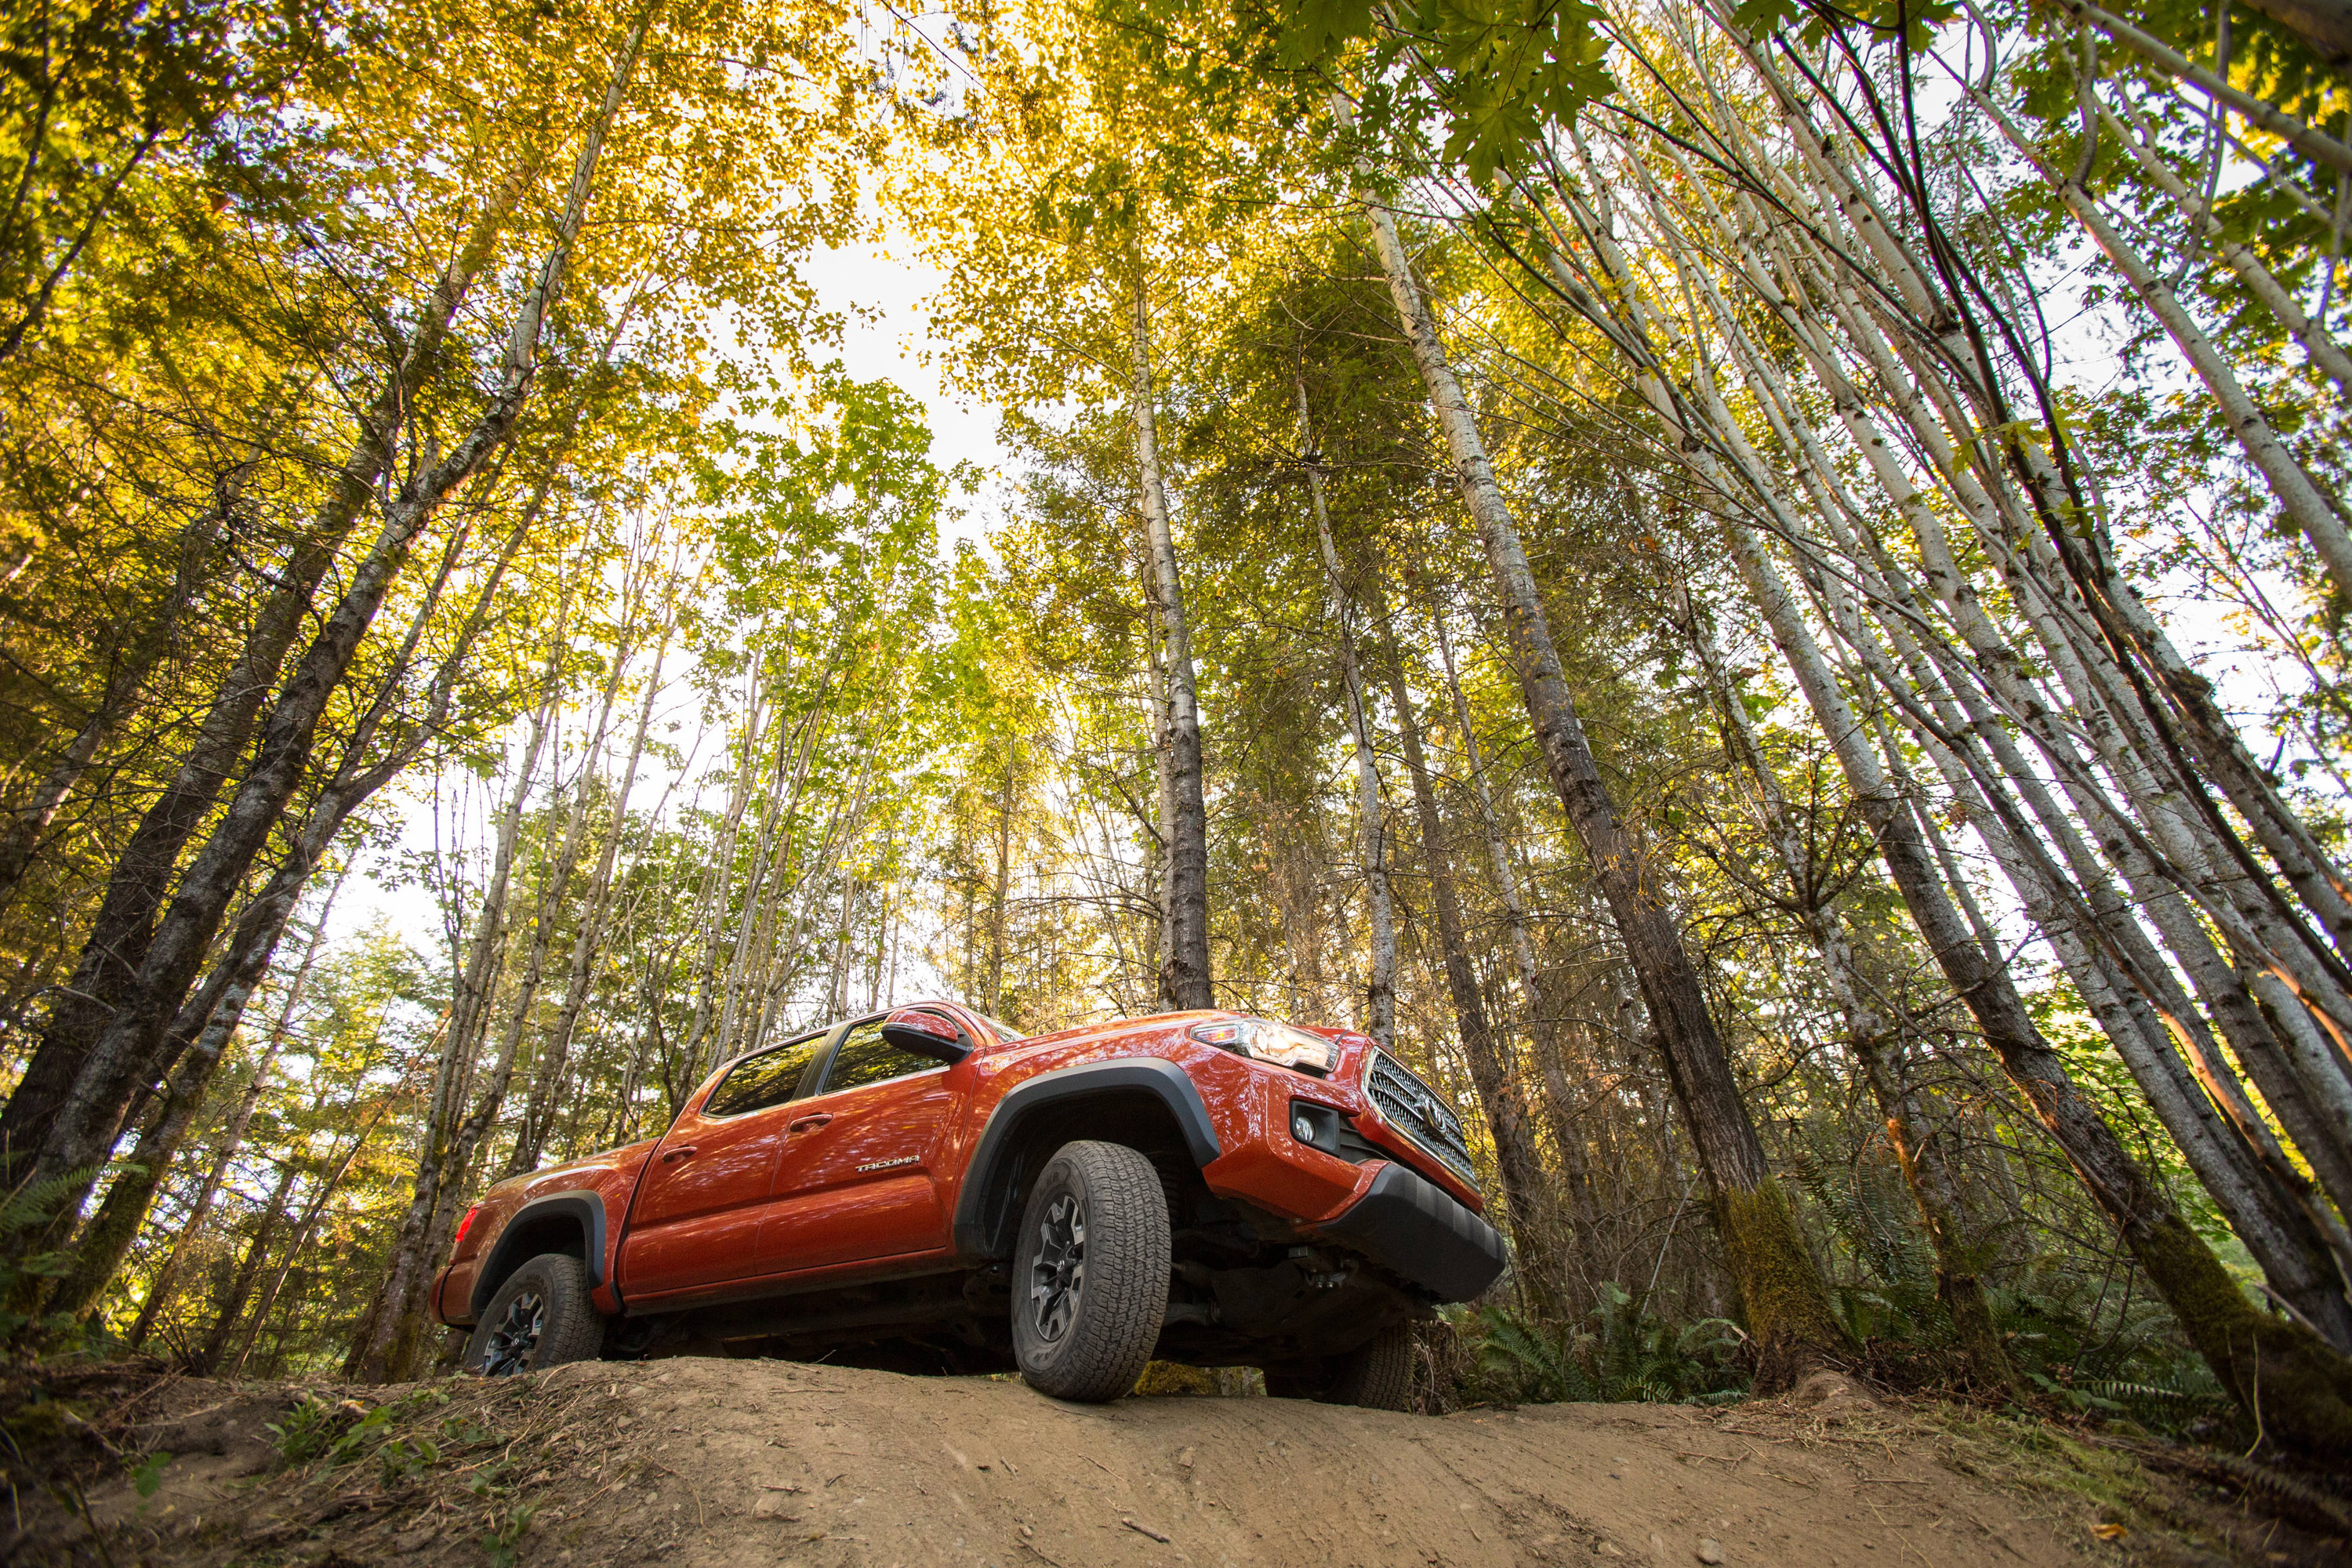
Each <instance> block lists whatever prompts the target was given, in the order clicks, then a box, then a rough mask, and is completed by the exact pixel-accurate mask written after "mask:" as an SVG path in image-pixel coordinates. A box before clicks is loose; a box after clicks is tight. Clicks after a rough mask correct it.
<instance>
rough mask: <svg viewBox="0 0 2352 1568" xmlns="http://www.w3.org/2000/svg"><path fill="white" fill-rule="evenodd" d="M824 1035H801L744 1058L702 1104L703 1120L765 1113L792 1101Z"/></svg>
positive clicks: (820, 1031) (817, 1033)
mask: <svg viewBox="0 0 2352 1568" xmlns="http://www.w3.org/2000/svg"><path fill="white" fill-rule="evenodd" d="M826 1033H827V1031H825V1030H822V1029H820V1030H818V1031H817V1032H816V1033H815V1034H814V1035H803V1036H802V1037H800V1038H799V1039H797V1040H787V1041H785V1042H784V1043H783V1044H782V1045H781V1046H773V1047H770V1048H768V1049H767V1050H764V1051H761V1053H760V1054H759V1055H757V1056H751V1057H745V1058H743V1059H742V1060H741V1061H740V1062H737V1063H736V1064H735V1070H734V1071H733V1072H730V1073H729V1074H728V1075H727V1076H726V1078H724V1079H721V1080H720V1081H719V1087H718V1088H717V1089H712V1090H711V1091H710V1098H709V1100H706V1101H704V1102H703V1107H702V1114H704V1115H705V1116H740V1115H742V1114H743V1113H744V1112H745V1111H747V1110H766V1109H767V1108H768V1107H769V1106H772V1105H782V1103H783V1102H784V1101H786V1100H790V1099H791V1098H792V1097H793V1090H794V1089H798V1088H799V1087H800V1084H801V1074H802V1073H803V1072H804V1071H806V1070H807V1068H808V1065H809V1058H811V1057H814V1056H815V1055H816V1048H817V1047H819V1046H821V1045H823V1044H824V1037H825V1034H826Z"/></svg>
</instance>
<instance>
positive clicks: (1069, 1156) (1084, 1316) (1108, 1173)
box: [1013, 1141, 1169, 1403]
mask: <svg viewBox="0 0 2352 1568" xmlns="http://www.w3.org/2000/svg"><path fill="white" fill-rule="evenodd" d="M1071 1205H1075V1209H1073V1207H1072V1206H1071ZM1074 1226H1075V1231H1076V1236H1075V1241H1076V1246H1075V1248H1074V1247H1072V1246H1071V1245H1070V1244H1071V1242H1072V1240H1073V1236H1072V1231H1073V1227H1074ZM1168 1260H1169V1252H1168V1196H1167V1194H1166V1193H1165V1192H1164V1191H1163V1190H1162V1189H1161V1187H1160V1173H1159V1172H1157V1171H1155V1170H1153V1169H1152V1166H1151V1162H1150V1161H1149V1160H1147V1159H1145V1158H1144V1157H1143V1155H1142V1154H1141V1153H1139V1152H1137V1151H1136V1150H1133V1149H1129V1148H1128V1147H1126V1146H1125V1145H1123V1144H1118V1143H1097V1142H1091V1141H1089V1142H1078V1143H1065V1144H1063V1145H1062V1147H1061V1150H1060V1152H1057V1153H1055V1156H1054V1157H1053V1159H1051V1160H1049V1161H1048V1162H1046V1164H1045V1169H1044V1170H1043V1171H1041V1172H1039V1173H1038V1174H1037V1181H1036V1184H1035V1185H1034V1186H1033V1187H1032V1188H1031V1189H1030V1191H1029V1201H1028V1203H1027V1204H1026V1205H1024V1207H1023V1210H1022V1215H1021V1230H1020V1235H1019V1239H1018V1242H1017V1243H1016V1245H1015V1247H1014V1249H1013V1356H1014V1358H1015V1359H1016V1360H1017V1361H1018V1362H1019V1363H1020V1366H1021V1375H1022V1376H1023V1377H1024V1379H1026V1380H1027V1381H1028V1384H1029V1386H1030V1387H1032V1388H1034V1389H1035V1390H1037V1391H1038V1392H1039V1393H1040V1394H1051V1395H1052V1396H1053V1397H1055V1399H1076V1400H1084V1401H1087V1402H1092V1403H1098V1402H1100V1401H1103V1400H1107V1399H1117V1398H1118V1396H1119V1395H1120V1394H1125V1393H1126V1392H1127V1391H1128V1390H1129V1389H1130V1388H1133V1387H1134V1386H1135V1380H1136V1379H1137V1378H1138V1377H1139V1376H1141V1375H1142V1373H1143V1368H1144V1364H1145V1363H1147V1362H1149V1361H1150V1359H1151V1352H1152V1350H1153V1349H1154V1348H1155V1347H1156V1346H1157V1345H1158V1344H1159V1342H1160V1326H1161V1324H1162V1322H1163V1321H1165V1319H1166V1318H1167V1315H1168Z"/></svg>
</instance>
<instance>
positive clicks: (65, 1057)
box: [0, 164, 537, 1217]
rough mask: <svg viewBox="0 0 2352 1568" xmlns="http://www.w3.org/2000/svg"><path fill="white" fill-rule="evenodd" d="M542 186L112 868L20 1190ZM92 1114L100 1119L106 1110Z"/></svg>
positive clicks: (18, 1158)
mask: <svg viewBox="0 0 2352 1568" xmlns="http://www.w3.org/2000/svg"><path fill="white" fill-rule="evenodd" d="M536 175H537V168H536V166H535V165H530V164H523V165H520V166H519V167H518V168H517V169H516V170H515V171H514V173H513V174H511V175H510V176H509V179H508V181H507V182H506V184H504V185H502V186H501V187H500V189H499V195H498V196H497V197H496V198H495V199H494V200H492V201H491V202H490V203H489V204H488V205H487V206H486V207H485V209H484V211H483V212H482V214H481V216H479V217H478V219H477V220H476V223H475V226H474V227H473V229H472V231H471V232H470V233H469V234H468V235H467V241H466V244H465V245H464V246H463V247H461V248H460V249H459V251H458V254H457V258H454V259H453V260H452V261H451V262H450V265H449V268H448V269H447V270H446V272H445V273H444V274H443V275H442V278H441V279H440V283H439V286H438V287H437V288H436V289H435V291H434V295H433V298H432V300H431V301H430V303H429V306H428V308H427V309H426V310H425V312H424V320H423V321H421V322H420V323H419V325H418V328H417V330H416V332H415V335H414V336H413V337H412V338H411V340H410V342H409V345H408V350H407V352H406V353H404V354H403V355H402V357H401V359H400V361H399V363H398V364H397V365H396V366H395V368H394V372H393V374H391V375H390V376H389V377H388V378H387V379H386V382H385V384H384V386H383V389H382V391H381V392H380V393H379V394H378V395H377V397H376V400H375V403H374V404H373V406H372V407H371V408H370V409H369V411H368V413H367V415H366V416H364V417H363V418H362V420H361V421H360V433H359V435H358V436H357V437H355V438H354V439H353V441H352V447H351V449H350V452H349V453H348V455H347V456H346V457H345V458H344V460H343V465H342V467H341V468H340V469H339V470H338V471H337V473H336V476H335V481H334V485H333V488H332V489H331V492H330V493H329V496H328V499H327V500H326V501H325V502H324V503H323V504H322V505H321V507H320V510H319V513H318V515H317V517H316V518H315V519H314V520H313V521H312V522H311V524H310V527H309V528H308V529H307V530H306V531H304V534H303V537H302V539H301V541H300V542H299V544H298V545H297V546H296V548H295V550H294V552H293V555H292V557H291V558H290V559H289V561H288V562H287V563H286V565H285V566H284V567H283V568H282V569H281V570H280V571H279V572H278V574H277V586H276V587H275V588H274V589H273V590H272V592H271V593H270V594H269V595H268V597H267V598H266V599H265V600H264V601H263V604H262V608H261V611H260V613H259V615H258V616H257V617H256V619H255V621H254V624H253V627H252V629H251V630H250V631H249V632H247V636H246V640H245V643H244V646H243V647H242V648H241V649H240V650H239V652H238V654H237V657H236V662H235V663H234V664H233V665H232V666H231V668H230V670H229V673H228V674H227V675H226V677H224V678H223V679H222V682H221V685H220V688H219V689H218V690H217V692H215V695H214V698H213V701H212V705H211V707H210V708H209V709H208V710H207V711H206V712H205V718H204V721H203V722H202V724H201V725H200V726H199V727H198V730H197V732H196V738H195V740H194V742H191V744H190V746H189V748H188V751H187V752H186V753H185V754H184V756H183V757H182V759H181V762H180V765H179V768H178V771H177V772H176V773H174V774H173V778H172V781H171V783H170V784H167V785H165V787H164V789H163V794H162V795H159V796H157V797H156V799H155V800H154V801H153V802H152V804H151V805H149V806H148V808H147V810H146V812H145V813H144V814H143V815H142V816H141V818H140V821H139V826H137V827H136V828H135V829H133V831H132V833H131V838H130V841H129V842H128V843H127V844H125V845H124V847H123V849H122V853H121V856H120V857H118V858H117V859H116V861H115V864H114V868H113V871H112V873H111V874H110V878H109V880H108V883H107V889H106V893H105V896H104V897H103V898H102V899H101V900H100V904H99V909H98V913H97V914H96V915H95V916H94V917H93V918H92V920H91V922H90V928H89V935H88V936H87V938H86V939H85V940H84V942H83V946H82V952H81V957H80V960H79V963H77V964H76V966H75V971H74V975H73V978H72V980H71V981H70V982H69V983H68V984H66V985H65V986H63V987H61V988H60V989H59V991H58V1003H57V1005H56V1008H55V1009H54V1011H53V1012H52V1013H51V1015H50V1017H49V1021H48V1025H47V1027H46V1028H45V1029H44V1030H43V1031H42V1035H41V1040H40V1044H39V1046H38V1047H37V1048H36V1050H35V1051H34V1054H33V1058H32V1059H31V1060H30V1061H29V1062H27V1063H26V1068H25V1073H24V1076H23V1077H22V1078H21V1079H19V1080H18V1081H17V1084H16V1089H14V1090H13V1091H11V1093H10V1094H9V1097H8V1103H7V1105H6V1107H5V1109H0V1157H5V1159H7V1160H8V1161H9V1162H10V1166H9V1169H10V1172H11V1174H12V1177H13V1178H14V1179H18V1180H21V1179H22V1178H23V1175H24V1173H25V1168H24V1166H23V1163H22V1161H23V1159H24V1157H25V1156H26V1154H28V1153H32V1154H35V1155H36V1156H37V1154H38V1151H39V1150H40V1149H41V1147H42V1144H43V1142H44V1141H45V1139H46V1138H47V1135H48V1134H49V1133H50V1131H52V1130H53V1129H54V1127H55V1125H56V1123H57V1121H58V1118H59V1116H60V1115H61V1113H62V1112H64V1111H65V1110H66V1109H67V1107H68V1105H69V1104H70V1103H71V1102H72V1101H73V1100H75V1098H76V1096H77V1094H78V1092H79V1091H78V1089H77V1088H76V1085H77V1083H78V1082H79V1079H80V1078H81V1075H82V1074H83V1073H84V1072H85V1071H86V1070H87V1069H88V1068H89V1058H90V1057H91V1055H92V1053H93V1052H94V1051H95V1050H96V1049H97V1048H98V1041H99V1037H100V1034H101V1032H102V1031H104V1030H105V1029H107V1028H108V1027H109V1026H110V1024H111V1023H112V1022H113V1021H115V1020H116V1019H117V1018H118V1017H120V1016H121V1013H122V1012H123V1010H124V1009H125V1007H126V1006H127V1005H129V1004H128V1002H127V1001H126V998H127V997H129V996H131V995H132V994H135V989H136V984H137V977H138V973H139V969H140V966H141V964H142V961H143V960H144V959H145V957H146V953H147V949H148V945H149V942H150V941H151V940H152V932H153V931H154V922H155V921H156V918H157V914H158V911H159V910H162V909H163V900H164V897H165V894H166V893H167V891H168V890H169V889H170V886H171V880H172V875H173V871H174V869H175V868H177V867H178V865H179V861H180V857H181V854H182V852H183V851H184V849H185V847H187V843H188V840H189V838H190V837H192V836H193V835H194V832H195V830H196V829H197V828H198V827H199V826H202V825H203V823H204V822H205V818H206V816H208V815H209V814H210V813H211V811H212V809H213V806H214V803H215V800H216V799H217V798H218V796H219V792H220V788H221V785H222V784H223V783H225V782H226V779H227V777H228V773H229V771H230V769H231V768H232V767H233V766H234V765H235V764H236V759H237V757H238V756H239V755H241V754H242V753H243V752H244V750H245V746H246V742H247V739H248V738H249V736H250V735H251V733H252V730H253V724H254V721H255V720H256V718H257V716H258V715H259V713H260V710H261V705H262V702H263V700H265V699H266V698H267V697H268V695H269V689H270V686H271V684H272V683H273V682H274V681H276V680H277V679H278V671H279V669H280V668H281V667H282V666H283V664H284V661H285V658H286V654H287V651H288V650H289V648H290V647H292V646H293V641H294V638H295V637H296V636H297V635H298V634H299V632H300V630H301V628H302V625H303V619H304V616H305V615H306V614H307V613H308V611H309V609H310V597H311V595H312V594H313V593H314V592H315V591H316V590H317V588H318V585H319V582H320V578H321V577H323V576H324V575H325V574H326V571H327V568H328V566H329V565H330V564H331V563H332V562H333V560H334V558H335V554H336V552H337V550H338V549H339V548H340V547H341V543H342V542H343V540H344V538H345V536H346V535H348V534H349V533H350V531H351V530H352V526H353V525H354V524H355V523H356V522H357V521H359V518H360V516H361V514H362V512H363V511H364V510H365V509H366V507H367V505H368V503H369V502H370V500H372V499H373V496H374V494H375V490H376V487H377V485H378V483H379V481H380V480H381V479H383V473H384V470H385V466H386V465H387V464H388V463H389V462H390V461H391V458H392V446H393V443H392V439H391V437H392V433H393V432H394V431H396V430H398V429H399V428H400V426H401V424H402V422H403V420H404V416H405V415H406V411H407V409H408V407H409V405H410V402H411V400H412V398H413V397H414V395H415V393H416V392H417V390H418V388H419V387H420V386H421V385H422V384H423V381H424V378H425V374H426V373H427V372H428V371H429V370H430V369H431V368H432V366H433V365H434V363H435V362H436V360H437V358H438V357H439V354H440V352H441V346H442V344H443V343H444V342H445V341H446V338H447V335H448V331H449V326H450V323H451V322H452V321H454V320H455V319H456V317H457V310H458V308H459V306H460V305H462V304H463V303H464V300H465V297H466V294H467V290H468V289H470V288H471V286H472V284H473V280H474V279H475V277H476V275H477V274H478V272H479V271H480V270H481V268H483V267H484V266H485V265H487V264H488V259H489V253H490V247H491V244H492V242H493V241H494V240H495V239H496V238H497V236H498V232H499V228H500V227H502V226H503V225H504V222H505V219H506V216H507V214H508V212H509V210H510V209H511V207H512V205H513V204H514V202H515V201H516V200H517V199H519V198H520V195H521V194H522V191H523V189H524V188H525V187H526V186H527V185H528V184H530V181H531V180H532V179H533V178H535V177H536ZM84 1109H85V1110H89V1109H90V1108H84ZM95 1109H96V1110H97V1111H98V1113H99V1114H100V1115H101V1116H102V1115H103V1113H104V1110H106V1109H107V1108H106V1107H104V1106H100V1107H97V1108H95ZM117 1109H119V1107H117ZM36 1163H37V1165H38V1167H39V1168H40V1169H42V1170H44V1171H47V1169H48V1168H49V1166H48V1165H47V1163H42V1162H40V1161H39V1159H38V1157H37V1158H36ZM67 1168H68V1169H69V1168H72V1167H67ZM68 1217H69V1216H68Z"/></svg>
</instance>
